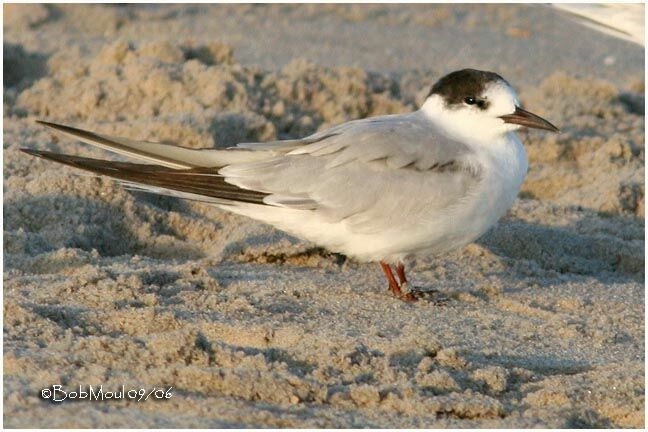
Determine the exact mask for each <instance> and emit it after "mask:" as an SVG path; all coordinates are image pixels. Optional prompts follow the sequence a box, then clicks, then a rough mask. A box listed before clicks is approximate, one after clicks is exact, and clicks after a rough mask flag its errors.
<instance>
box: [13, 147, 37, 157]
mask: <svg viewBox="0 0 648 432" xmlns="http://www.w3.org/2000/svg"><path fill="white" fill-rule="evenodd" d="M19 150H20V151H21V152H23V153H27V154H28V155H32V156H37V157H42V156H43V152H42V151H41V150H34V149H29V148H21V149H19Z"/></svg>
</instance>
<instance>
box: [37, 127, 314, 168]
mask: <svg viewBox="0 0 648 432" xmlns="http://www.w3.org/2000/svg"><path fill="white" fill-rule="evenodd" d="M36 122H37V123H39V124H42V125H43V126H47V127H49V128H52V129H54V130H56V131H58V132H60V133H62V134H63V135H67V136H69V137H72V138H76V139H78V140H79V141H82V142H84V143H86V144H91V145H93V146H96V147H99V148H102V149H104V150H108V151H111V152H114V153H119V154H121V155H124V156H128V157H132V158H135V159H139V160H143V161H148V162H154V163H156V164H158V165H161V166H163V167H168V168H175V169H187V168H198V167H223V166H226V165H232V164H237V163H248V162H256V161H259V160H263V159H266V158H270V157H273V156H275V155H277V152H278V151H288V150H289V149H292V148H294V147H295V146H297V145H300V143H301V141H300V140H289V141H274V142H270V143H251V144H241V147H234V148H231V149H221V150H216V149H190V148H186V147H179V146H175V145H170V144H160V143H153V142H146V141H135V140H131V139H128V138H121V137H112V136H108V135H100V134H97V133H94V132H89V131H85V130H83V129H77V128H74V127H71V126H65V125H61V124H56V123H50V122H46V121H42V120H37V121H36Z"/></svg>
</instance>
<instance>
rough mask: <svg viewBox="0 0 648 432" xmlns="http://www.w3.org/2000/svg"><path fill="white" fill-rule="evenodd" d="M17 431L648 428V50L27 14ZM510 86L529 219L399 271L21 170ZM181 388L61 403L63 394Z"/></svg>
mask: <svg viewBox="0 0 648 432" xmlns="http://www.w3.org/2000/svg"><path fill="white" fill-rule="evenodd" d="M3 48H4V65H3V66H4V87H3V92H4V93H3V97H4V112H3V132H4V138H3V149H4V151H3V168H4V177H3V181H4V183H3V185H4V187H3V191H4V201H3V205H4V207H3V216H4V225H3V229H4V244H3V259H4V267H3V281H4V291H3V298H4V359H3V362H4V425H5V426H6V427H12V428H18V427H20V428H28V427H41V428H42V427H53V428H63V427H66V428H69V427H77V428H85V427H95V428H106V427H132V428H144V427H165V428H178V427H189V428H193V427H209V428H217V427H222V428H231V427H241V428H243V427H245V428H247V427H260V428H265V427H277V428H282V427H291V428H295V427H331V428H367V427H374V428H378V427H391V428H405V427H414V428H420V427H429V428H433V427H436V428H444V427H453V428H472V427H481V428H491V427H502V428H513V427H516V428H520V427H544V428H565V427H569V428H581V427H586V428H601V427H622V428H642V427H644V407H645V406H644V404H645V401H644V373H645V371H644V358H645V344H644V334H645V332H644V319H645V317H644V314H645V311H644V295H645V293H644V277H645V264H644V259H645V248H644V216H645V214H644V212H645V210H644V199H645V198H644V196H645V195H644V194H645V190H644V162H645V150H644V149H645V121H644V86H645V83H644V74H645V71H644V49H643V47H641V46H638V45H635V44H632V43H630V42H626V41H623V40H618V39H615V38H613V37H611V36H607V35H604V34H601V33H597V32H595V31H594V30H591V29H588V28H586V27H583V26H580V25H579V24H575V23H574V22H572V21H571V20H570V19H569V18H567V17H565V16H563V15H561V14H560V13H558V12H557V11H555V10H553V9H551V8H549V7H545V6H525V5H468V4H464V5H302V6H299V5H211V6H210V5H186V6H185V5H178V6H176V5H159V6H146V5H137V6H118V5H114V6H113V5H109V6H108V5H38V4H30V5H4V40H3ZM464 67H472V68H477V69H484V70H492V71H494V72H497V73H499V74H501V75H502V76H504V77H505V78H506V79H507V80H508V81H509V82H510V83H511V84H512V85H513V86H515V87H516V89H517V90H518V92H519V95H520V98H521V100H522V102H523V103H524V105H525V106H526V107H527V108H528V109H529V110H531V111H533V112H535V113H537V114H538V115H541V116H542V117H545V118H547V119H549V120H550V121H551V122H553V123H555V124H556V125H557V126H559V127H560V128H561V130H562V133H560V134H557V135H554V134H548V133H542V132H538V131H523V132H521V133H520V136H521V138H522V139H523V141H524V142H525V144H526V148H527V151H528V153H529V159H530V161H529V165H530V168H529V173H528V175H527V177H526V180H525V183H524V185H523V187H522V192H521V193H520V197H519V199H518V200H517V201H516V203H515V205H514V206H513V208H512V209H511V211H510V212H509V213H508V214H507V216H506V217H505V218H503V219H502V220H501V221H500V222H499V223H498V225H497V226H495V227H494V228H493V229H491V230H490V231H489V232H488V233H487V234H486V235H484V236H483V237H482V238H480V239H479V240H478V241H477V242H476V243H474V244H471V245H469V246H467V247H465V248H464V249H462V250H459V251H456V252H454V253H452V254H449V255H444V256H437V257H434V256H430V257H427V258H424V259H418V260H416V261H412V262H411V263H409V265H410V269H411V270H410V278H411V279H412V281H413V283H414V284H415V285H417V286H419V287H421V288H423V289H426V290H437V291H438V292H439V293H440V294H441V295H442V296H443V297H444V298H445V301H443V302H437V303H434V302H428V301H420V302H416V303H404V302H401V301H399V300H397V299H395V298H393V297H392V296H390V294H389V293H388V289H387V285H386V282H385V280H384V276H383V274H382V272H381V271H380V267H379V266H378V265H377V264H375V263H373V264H371V263H370V264H363V263H359V262H356V261H354V260H352V259H347V258H345V257H343V256H340V255H336V254H332V253H329V252H327V251H325V250H322V249H320V248H317V247H316V246H315V245H313V244H309V243H306V242H302V241H300V240H298V239H295V238H293V237H290V236H288V235H287V234H284V233H282V232H280V231H278V230H275V229H273V228H272V227H269V226H267V225H263V224H260V223H257V222H255V221H252V220H249V219H246V218H243V217H239V216H236V215H232V214H229V213H226V212H224V211H221V210H219V209H216V208H214V207H210V206H209V205H206V204H202V203H197V202H189V201H181V200H178V199H175V198H170V197H161V196H155V195H150V194H145V193H141V192H129V191H126V190H124V189H123V188H121V187H120V186H119V185H117V184H116V183H115V182H113V181H110V180H108V179H104V178H95V177H92V176H88V175H79V172H78V171H74V170H72V169H68V168H63V167H61V166H60V165H57V164H53V163H50V162H47V161H44V160H41V159H37V158H33V157H29V156H28V155H26V154H24V153H21V152H20V151H19V149H20V148H21V147H28V148H35V149H41V150H50V151H56V152H61V153H67V154H75V155H83V156H89V157H95V158H106V157H110V158H114V159H119V157H118V156H114V155H109V154H108V153H106V152H105V151H103V150H100V149H98V148H94V147H90V146H87V145H84V144H80V143H78V142H75V141H74V140H71V139H67V138H62V137H60V136H57V135H55V134H53V133H52V132H50V131H49V130H46V129H45V128H43V127H42V126H39V125H38V124H36V123H35V120H38V119H42V120H48V121H53V122H58V123H63V124H67V125H72V126H75V127H79V128H83V129H88V130H92V131H95V132H99V133H104V134H108V135H116V136H124V137H129V138H132V139H142V140H148V141H157V142H172V143H176V144H181V145H183V146H187V147H192V148H211V147H219V148H224V147H228V146H232V145H235V144H236V143H239V142H252V141H266V140H272V139H285V138H298V137H302V136H304V135H307V134H310V133H313V132H315V131H317V130H321V129H323V128H326V127H329V126H333V125H335V124H339V123H342V122H345V121H349V120H353V119H358V118H364V117H369V116H374V115H381V114H390V113H402V112H409V111H412V110H415V109H417V108H418V106H419V105H420V104H421V102H422V101H423V100H424V98H425V96H426V94H427V92H428V91H429V88H430V86H431V85H432V84H433V83H434V81H435V80H436V79H438V78H439V77H441V76H442V75H443V74H445V73H448V72H450V71H452V70H455V69H460V68H464ZM55 384H59V385H61V386H62V388H63V389H64V390H67V391H71V390H73V389H75V388H76V389H78V388H79V386H82V387H87V386H89V385H92V386H94V388H98V387H99V386H100V385H102V386H103V389H104V391H113V390H115V391H116V390H119V389H121V388H122V386H124V387H125V389H126V391H128V390H129V389H133V390H136V391H138V390H139V389H145V390H146V391H147V392H148V391H149V390H152V389H164V390H167V389H169V388H172V390H171V392H170V395H171V397H169V398H163V399H155V396H153V397H152V398H151V399H148V400H141V401H138V400H136V399H128V398H126V399H120V400H110V401H88V400H83V401H73V400H67V401H64V402H61V403H55V402H52V401H50V400H46V399H44V398H43V397H42V396H41V395H42V393H41V392H42V390H43V389H46V388H51V386H52V385H55Z"/></svg>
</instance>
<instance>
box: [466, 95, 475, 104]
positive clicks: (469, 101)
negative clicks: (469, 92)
mask: <svg viewBox="0 0 648 432" xmlns="http://www.w3.org/2000/svg"><path fill="white" fill-rule="evenodd" d="M464 102H466V103H467V104H468V105H475V104H476V103H477V100H476V99H475V98H474V97H470V96H468V97H467V98H466V99H464Z"/></svg>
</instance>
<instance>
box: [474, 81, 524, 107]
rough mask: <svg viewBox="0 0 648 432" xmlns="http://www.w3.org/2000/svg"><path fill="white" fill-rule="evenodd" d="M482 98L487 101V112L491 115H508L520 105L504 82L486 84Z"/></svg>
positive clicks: (512, 91) (516, 97)
mask: <svg viewBox="0 0 648 432" xmlns="http://www.w3.org/2000/svg"><path fill="white" fill-rule="evenodd" d="M482 97H484V98H485V99H486V100H488V102H489V107H488V112H489V113H493V114H499V113H501V114H502V115H504V114H510V113H512V112H513V111H515V107H516V106H517V105H519V104H520V101H519V99H518V96H517V93H515V90H513V89H512V88H511V86H510V85H508V84H507V83H506V82H504V81H495V82H491V83H488V84H487V85H486V88H485V89H484V92H483V93H482Z"/></svg>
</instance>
